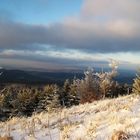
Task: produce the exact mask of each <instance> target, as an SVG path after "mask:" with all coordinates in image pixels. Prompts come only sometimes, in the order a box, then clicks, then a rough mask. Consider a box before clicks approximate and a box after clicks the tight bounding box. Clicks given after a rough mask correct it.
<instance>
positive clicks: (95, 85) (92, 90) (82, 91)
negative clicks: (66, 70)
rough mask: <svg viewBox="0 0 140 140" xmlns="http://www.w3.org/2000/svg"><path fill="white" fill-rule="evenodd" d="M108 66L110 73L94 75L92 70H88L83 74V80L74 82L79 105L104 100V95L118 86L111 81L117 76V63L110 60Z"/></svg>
mask: <svg viewBox="0 0 140 140" xmlns="http://www.w3.org/2000/svg"><path fill="white" fill-rule="evenodd" d="M109 66H110V67H111V68H112V71H110V72H98V73H96V72H94V70H93V69H91V68H89V69H88V70H87V71H86V72H84V75H85V77H84V78H83V79H81V80H79V79H77V80H76V84H77V93H78V94H79V97H80V101H81V103H85V102H92V101H94V100H97V99H101V98H104V97H105V96H106V94H109V93H111V91H112V90H114V88H116V87H117V85H118V84H117V82H115V81H113V78H114V77H115V76H116V75H117V68H118V63H117V62H116V61H114V60H111V62H110V64H109Z"/></svg>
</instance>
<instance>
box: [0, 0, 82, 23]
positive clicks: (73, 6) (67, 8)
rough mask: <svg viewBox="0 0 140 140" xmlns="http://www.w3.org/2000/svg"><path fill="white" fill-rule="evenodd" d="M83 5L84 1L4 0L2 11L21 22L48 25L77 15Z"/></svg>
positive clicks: (1, 4)
mask: <svg viewBox="0 0 140 140" xmlns="http://www.w3.org/2000/svg"><path fill="white" fill-rule="evenodd" d="M81 4H82V0H76V2H74V1H72V0H59V1H58V0H23V1H20V0H12V1H11V0H2V1H0V9H1V12H2V11H3V14H7V15H5V16H11V18H14V20H16V21H19V22H24V23H32V24H46V23H51V22H58V21H60V20H63V19H64V18H65V17H67V16H72V15H76V14H77V13H78V12H79V10H80V8H81ZM8 14H9V15H8ZM8 18H9V17H8Z"/></svg>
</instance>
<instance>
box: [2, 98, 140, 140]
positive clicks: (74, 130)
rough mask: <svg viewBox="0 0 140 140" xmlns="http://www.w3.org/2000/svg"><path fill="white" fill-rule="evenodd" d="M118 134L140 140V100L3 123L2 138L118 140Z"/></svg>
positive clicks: (100, 103)
mask: <svg viewBox="0 0 140 140" xmlns="http://www.w3.org/2000/svg"><path fill="white" fill-rule="evenodd" d="M117 132H124V135H125V136H124V137H127V138H129V139H130V140H140V97H139V96H136V95H129V96H125V97H119V98H117V99H106V100H102V101H96V102H93V103H91V104H84V105H79V106H74V107H72V108H69V109H62V110H58V111H56V112H54V113H43V112H42V113H40V114H34V115H33V116H32V117H29V118H12V119H11V120H9V121H7V122H5V123H3V122H1V123H0V136H5V135H6V136H11V137H13V139H14V140H67V139H68V140H117V139H113V138H112V135H115V134H116V135H117Z"/></svg>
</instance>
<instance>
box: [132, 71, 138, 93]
mask: <svg viewBox="0 0 140 140" xmlns="http://www.w3.org/2000/svg"><path fill="white" fill-rule="evenodd" d="M132 92H133V93H135V94H140V70H139V73H138V74H136V78H135V79H134V83H133V89H132Z"/></svg>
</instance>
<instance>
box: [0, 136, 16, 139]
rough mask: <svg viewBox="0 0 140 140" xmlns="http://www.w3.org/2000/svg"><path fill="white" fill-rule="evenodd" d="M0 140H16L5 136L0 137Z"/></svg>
mask: <svg viewBox="0 0 140 140" xmlns="http://www.w3.org/2000/svg"><path fill="white" fill-rule="evenodd" d="M0 140H14V139H13V138H12V137H8V136H4V137H0Z"/></svg>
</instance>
